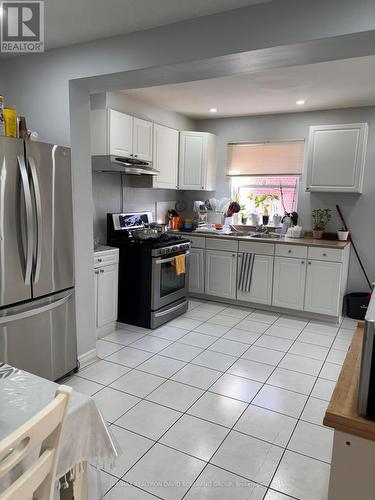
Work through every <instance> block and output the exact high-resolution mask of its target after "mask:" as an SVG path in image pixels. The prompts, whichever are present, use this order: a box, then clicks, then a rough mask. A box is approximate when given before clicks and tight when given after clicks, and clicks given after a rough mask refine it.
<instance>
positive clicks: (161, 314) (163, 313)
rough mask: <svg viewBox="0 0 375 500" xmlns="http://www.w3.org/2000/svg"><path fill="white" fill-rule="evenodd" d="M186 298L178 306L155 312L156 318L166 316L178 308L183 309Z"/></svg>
mask: <svg viewBox="0 0 375 500" xmlns="http://www.w3.org/2000/svg"><path fill="white" fill-rule="evenodd" d="M186 302H187V301H186V300H185V302H182V304H178V306H174V307H171V308H170V309H168V311H162V312H159V313H155V318H160V316H166V315H167V314H170V313H171V312H174V311H177V310H178V309H181V307H184V306H186Z"/></svg>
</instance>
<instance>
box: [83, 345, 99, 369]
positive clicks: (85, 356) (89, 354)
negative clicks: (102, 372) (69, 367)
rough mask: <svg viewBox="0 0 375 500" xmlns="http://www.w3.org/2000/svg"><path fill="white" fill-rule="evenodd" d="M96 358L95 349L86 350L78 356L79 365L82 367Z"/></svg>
mask: <svg viewBox="0 0 375 500" xmlns="http://www.w3.org/2000/svg"><path fill="white" fill-rule="evenodd" d="M97 359H98V358H97V357H96V349H91V351H87V352H85V353H84V354H81V355H80V356H78V361H79V367H80V368H84V367H85V366H87V365H90V364H91V363H93V362H94V361H96V360H97Z"/></svg>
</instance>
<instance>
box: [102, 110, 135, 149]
mask: <svg viewBox="0 0 375 500" xmlns="http://www.w3.org/2000/svg"><path fill="white" fill-rule="evenodd" d="M107 120H108V131H107V140H108V153H109V154H110V155H114V156H130V155H131V154H132V152H133V117H132V116H130V115H126V114H125V113H119V112H118V111H114V110H113V109H109V110H108V117H107Z"/></svg>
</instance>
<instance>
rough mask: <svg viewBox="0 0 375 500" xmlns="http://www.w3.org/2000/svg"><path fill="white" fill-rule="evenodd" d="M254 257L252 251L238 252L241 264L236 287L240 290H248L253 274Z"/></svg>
mask: <svg viewBox="0 0 375 500" xmlns="http://www.w3.org/2000/svg"><path fill="white" fill-rule="evenodd" d="M254 257H255V255H254V254H253V253H242V254H240V259H241V266H240V275H239V278H238V288H239V290H240V291H241V292H250V286H251V278H252V275H253V267H254Z"/></svg>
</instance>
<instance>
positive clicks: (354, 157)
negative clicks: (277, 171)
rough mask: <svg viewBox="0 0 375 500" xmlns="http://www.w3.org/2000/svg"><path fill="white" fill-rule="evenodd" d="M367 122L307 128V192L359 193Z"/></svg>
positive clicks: (361, 183)
mask: <svg viewBox="0 0 375 500" xmlns="http://www.w3.org/2000/svg"><path fill="white" fill-rule="evenodd" d="M367 135H368V125H367V123H352V124H348V125H326V126H316V127H310V135H309V146H308V148H309V149H308V169H307V187H306V190H307V191H327V192H338V193H361V192H362V185H363V172H364V166H365V157H366V145H367Z"/></svg>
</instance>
